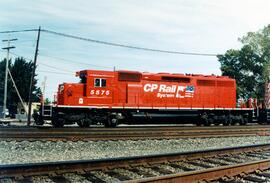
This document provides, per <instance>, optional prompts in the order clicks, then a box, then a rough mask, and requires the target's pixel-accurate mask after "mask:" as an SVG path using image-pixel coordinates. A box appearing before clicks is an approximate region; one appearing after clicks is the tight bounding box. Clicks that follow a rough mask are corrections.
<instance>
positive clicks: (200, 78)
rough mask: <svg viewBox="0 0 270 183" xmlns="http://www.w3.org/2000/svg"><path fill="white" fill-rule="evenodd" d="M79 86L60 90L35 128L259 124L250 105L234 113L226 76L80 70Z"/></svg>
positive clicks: (232, 83)
mask: <svg viewBox="0 0 270 183" xmlns="http://www.w3.org/2000/svg"><path fill="white" fill-rule="evenodd" d="M76 76H79V77H80V82H79V83H63V84H60V85H59V87H58V92H57V102H56V104H55V105H54V106H51V113H50V114H49V115H41V114H44V111H41V113H40V114H39V115H37V114H36V115H35V121H36V123H37V124H43V123H44V119H51V121H52V124H53V125H54V126H55V127H62V126H64V125H65V124H74V123H77V124H78V125H79V126H80V127H89V126H90V125H92V124H104V125H105V126H106V127H115V126H117V125H118V124H120V123H125V124H145V123H148V124H149V123H150V124H153V123H195V124H197V125H206V126H209V125H211V124H216V125H219V124H223V125H233V124H236V123H239V124H241V125H245V124H246V123H248V122H252V121H253V120H254V119H257V118H258V115H259V112H257V111H256V110H254V109H255V108H254V106H253V103H252V102H251V103H250V104H249V105H248V106H241V107H236V82H235V80H234V79H231V78H229V77H227V76H214V75H196V74H170V73H148V72H136V71H101V70H83V71H79V72H77V73H76Z"/></svg>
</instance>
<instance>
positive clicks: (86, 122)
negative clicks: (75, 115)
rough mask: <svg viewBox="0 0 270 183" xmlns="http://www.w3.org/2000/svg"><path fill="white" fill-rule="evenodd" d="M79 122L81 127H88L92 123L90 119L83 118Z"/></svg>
mask: <svg viewBox="0 0 270 183" xmlns="http://www.w3.org/2000/svg"><path fill="white" fill-rule="evenodd" d="M77 124H78V125H79V127H82V128H87V127H89V126H90V125H91V121H90V120H89V119H81V120H80V121H78V122H77Z"/></svg>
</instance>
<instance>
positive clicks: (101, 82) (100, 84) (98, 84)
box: [94, 78, 106, 87]
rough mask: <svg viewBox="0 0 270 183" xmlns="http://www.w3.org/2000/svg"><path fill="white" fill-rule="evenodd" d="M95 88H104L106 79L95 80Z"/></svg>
mask: <svg viewBox="0 0 270 183" xmlns="http://www.w3.org/2000/svg"><path fill="white" fill-rule="evenodd" d="M94 86H95V87H106V79H101V78H95V83H94Z"/></svg>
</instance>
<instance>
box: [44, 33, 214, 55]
mask: <svg viewBox="0 0 270 183" xmlns="http://www.w3.org/2000/svg"><path fill="white" fill-rule="evenodd" d="M41 31H42V32H46V33H50V34H54V35H58V36H63V37H68V38H73V39H78V40H83V41H88V42H94V43H97V44H103V45H108V46H117V47H124V48H130V49H136V50H143V51H151V52H160V53H169V54H180V55H193V56H214V57H216V56H217V54H211V53H195V52H181V51H171V50H161V49H154V48H146V47H138V46H131V45H125V44H120V43H113V42H107V41H100V40H96V39H91V38H84V37H80V36H76V35H71V34H65V33H61V32H55V31H51V30H47V29H42V30H41Z"/></svg>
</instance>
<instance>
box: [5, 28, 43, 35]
mask: <svg viewBox="0 0 270 183" xmlns="http://www.w3.org/2000/svg"><path fill="white" fill-rule="evenodd" d="M34 31H38V29H24V30H11V31H1V32H0V34H10V33H21V32H34Z"/></svg>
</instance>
